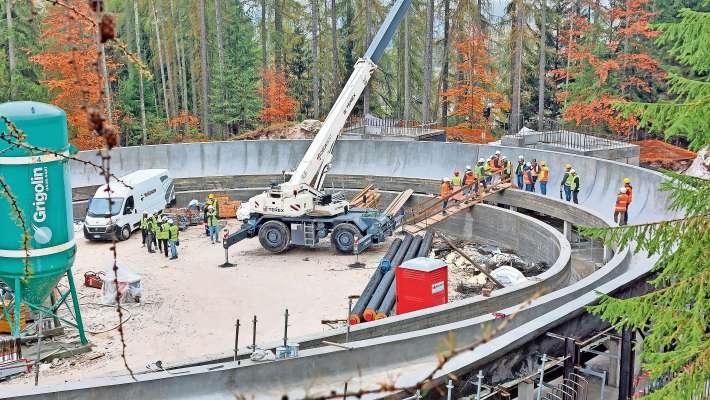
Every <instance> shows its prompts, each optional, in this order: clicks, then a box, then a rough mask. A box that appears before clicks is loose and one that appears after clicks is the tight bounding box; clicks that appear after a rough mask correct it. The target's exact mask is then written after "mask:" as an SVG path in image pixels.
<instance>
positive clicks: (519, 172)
mask: <svg viewBox="0 0 710 400" xmlns="http://www.w3.org/2000/svg"><path fill="white" fill-rule="evenodd" d="M524 172H525V158H523V156H518V165H516V166H515V176H516V177H517V178H518V182H517V183H518V189H521V190H522V189H523V188H524V186H523V173H524Z"/></svg>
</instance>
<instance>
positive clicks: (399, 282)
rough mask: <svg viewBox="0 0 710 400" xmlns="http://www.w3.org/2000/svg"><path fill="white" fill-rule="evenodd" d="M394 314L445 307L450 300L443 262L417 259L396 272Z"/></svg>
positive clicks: (446, 269) (446, 268)
mask: <svg viewBox="0 0 710 400" xmlns="http://www.w3.org/2000/svg"><path fill="white" fill-rule="evenodd" d="M395 285H396V286H395V290H396V294H397V314H404V313H406V312H410V311H416V310H421V309H422V308H427V307H433V306H438V305H439V304H446V303H447V302H448V301H449V267H448V266H447V265H446V263H445V262H444V261H442V260H437V259H435V258H427V257H418V258H414V259H411V260H407V261H405V262H403V263H402V265H400V266H398V267H397V269H396V270H395Z"/></svg>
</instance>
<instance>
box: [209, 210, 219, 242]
mask: <svg viewBox="0 0 710 400" xmlns="http://www.w3.org/2000/svg"><path fill="white" fill-rule="evenodd" d="M207 227H208V228H209V230H210V241H211V242H212V244H215V243H219V235H218V231H219V215H218V214H217V210H215V208H214V206H207Z"/></svg>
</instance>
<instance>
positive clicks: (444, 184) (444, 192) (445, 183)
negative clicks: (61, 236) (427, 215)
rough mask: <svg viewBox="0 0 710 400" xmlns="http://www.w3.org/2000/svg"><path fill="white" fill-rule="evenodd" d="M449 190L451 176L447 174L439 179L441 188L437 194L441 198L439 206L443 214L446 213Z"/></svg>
mask: <svg viewBox="0 0 710 400" xmlns="http://www.w3.org/2000/svg"><path fill="white" fill-rule="evenodd" d="M451 190H452V188H451V178H449V177H448V176H447V177H445V178H444V179H442V180H441V190H440V192H439V196H440V197H441V199H442V202H441V208H442V209H443V210H444V214H446V206H448V205H449V195H451Z"/></svg>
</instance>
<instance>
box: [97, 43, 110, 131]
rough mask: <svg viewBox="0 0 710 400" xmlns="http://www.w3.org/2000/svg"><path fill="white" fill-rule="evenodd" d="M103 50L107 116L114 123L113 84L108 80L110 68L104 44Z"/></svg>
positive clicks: (102, 68) (102, 67)
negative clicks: (107, 63)
mask: <svg viewBox="0 0 710 400" xmlns="http://www.w3.org/2000/svg"><path fill="white" fill-rule="evenodd" d="M99 47H100V49H101V78H102V80H103V81H104V100H105V101H106V115H108V120H109V122H110V123H113V107H112V106H111V84H110V82H109V79H108V67H107V66H106V48H105V47H104V45H103V43H102V44H99Z"/></svg>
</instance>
